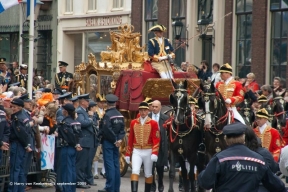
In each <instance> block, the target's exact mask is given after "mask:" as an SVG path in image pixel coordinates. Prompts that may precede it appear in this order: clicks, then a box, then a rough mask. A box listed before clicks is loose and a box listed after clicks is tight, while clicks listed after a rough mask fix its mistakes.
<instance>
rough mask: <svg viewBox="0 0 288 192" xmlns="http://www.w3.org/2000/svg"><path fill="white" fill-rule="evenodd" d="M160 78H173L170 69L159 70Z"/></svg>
mask: <svg viewBox="0 0 288 192" xmlns="http://www.w3.org/2000/svg"><path fill="white" fill-rule="evenodd" d="M159 75H160V77H161V79H173V74H172V71H166V72H160V73H159Z"/></svg>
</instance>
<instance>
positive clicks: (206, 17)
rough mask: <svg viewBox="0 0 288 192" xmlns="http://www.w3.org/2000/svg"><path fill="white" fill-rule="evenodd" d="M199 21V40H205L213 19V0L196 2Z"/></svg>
mask: <svg viewBox="0 0 288 192" xmlns="http://www.w3.org/2000/svg"><path fill="white" fill-rule="evenodd" d="M198 11H199V16H198V18H199V20H198V22H197V25H198V29H199V32H200V38H201V39H205V37H206V34H207V28H208V25H209V24H210V22H211V21H212V18H213V0H198Z"/></svg>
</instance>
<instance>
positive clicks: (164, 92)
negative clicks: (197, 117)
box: [142, 78, 200, 98]
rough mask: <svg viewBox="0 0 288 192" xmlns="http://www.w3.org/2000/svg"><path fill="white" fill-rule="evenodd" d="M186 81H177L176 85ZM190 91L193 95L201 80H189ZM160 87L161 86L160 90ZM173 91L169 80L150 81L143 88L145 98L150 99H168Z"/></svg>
mask: <svg viewBox="0 0 288 192" xmlns="http://www.w3.org/2000/svg"><path fill="white" fill-rule="evenodd" d="M184 80H185V79H182V78H181V79H175V82H176V83H179V82H180V81H182V82H183V81H184ZM187 81H188V88H187V89H188V90H189V91H190V93H193V92H194V91H195V89H196V86H199V85H200V80H199V79H187ZM159 85H161V87H160V89H159ZM172 91H173V86H172V84H171V81H170V80H169V79H148V80H147V81H146V83H145V85H144V87H143V90H142V94H143V96H144V97H150V98H167V97H168V95H170V94H171V92H172Z"/></svg>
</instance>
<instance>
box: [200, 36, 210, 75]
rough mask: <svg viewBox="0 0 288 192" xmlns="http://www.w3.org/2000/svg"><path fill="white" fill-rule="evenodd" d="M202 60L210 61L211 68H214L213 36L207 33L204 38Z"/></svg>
mask: <svg viewBox="0 0 288 192" xmlns="http://www.w3.org/2000/svg"><path fill="white" fill-rule="evenodd" d="M202 60H206V61H208V63H209V69H210V70H211V69H212V36H211V35H207V36H206V37H205V38H203V39H202Z"/></svg>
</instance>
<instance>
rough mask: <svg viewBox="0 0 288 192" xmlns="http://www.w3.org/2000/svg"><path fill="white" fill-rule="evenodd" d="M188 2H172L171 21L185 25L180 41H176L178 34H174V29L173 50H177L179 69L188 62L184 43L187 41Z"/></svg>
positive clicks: (176, 60)
mask: <svg viewBox="0 0 288 192" xmlns="http://www.w3.org/2000/svg"><path fill="white" fill-rule="evenodd" d="M186 7H187V5H186V0H172V2H171V19H172V20H173V21H175V20H176V19H177V20H180V21H181V22H182V23H183V25H184V26H183V29H182V32H181V37H180V39H179V40H176V39H175V36H176V34H174V30H173V29H172V31H173V33H172V37H173V41H172V43H173V48H174V49H176V50H175V60H174V62H175V64H176V65H178V66H179V67H180V66H181V63H182V62H185V61H186V45H185V44H183V42H185V41H186V38H187V36H186V32H187V31H186Z"/></svg>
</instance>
